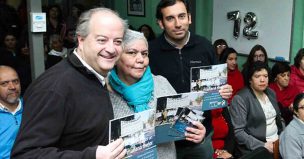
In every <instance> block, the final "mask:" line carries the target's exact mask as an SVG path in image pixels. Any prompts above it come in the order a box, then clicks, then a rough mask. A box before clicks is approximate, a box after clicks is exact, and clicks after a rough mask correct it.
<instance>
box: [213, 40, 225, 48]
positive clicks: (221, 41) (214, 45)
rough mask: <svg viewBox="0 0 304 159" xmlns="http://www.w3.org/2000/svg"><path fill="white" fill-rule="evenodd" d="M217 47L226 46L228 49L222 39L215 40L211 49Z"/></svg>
mask: <svg viewBox="0 0 304 159" xmlns="http://www.w3.org/2000/svg"><path fill="white" fill-rule="evenodd" d="M218 45H226V46H227V47H228V44H227V42H226V41H225V40H224V39H217V40H215V41H214V43H213V47H214V49H215V50H216V47H217V46H218Z"/></svg>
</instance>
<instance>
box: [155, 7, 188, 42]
mask: <svg viewBox="0 0 304 159" xmlns="http://www.w3.org/2000/svg"><path fill="white" fill-rule="evenodd" d="M161 12H162V14H163V19H162V20H158V24H159V26H160V27H161V28H162V29H164V30H165V33H166V35H167V37H168V38H169V39H170V40H171V41H173V42H178V41H183V40H185V38H187V33H188V30H189V25H190V24H191V15H190V14H188V13H187V9H186V6H185V4H184V3H183V2H180V1H177V2H176V4H174V5H172V6H169V7H166V8H163V9H162V10H161Z"/></svg>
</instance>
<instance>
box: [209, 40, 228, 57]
mask: <svg viewBox="0 0 304 159" xmlns="http://www.w3.org/2000/svg"><path fill="white" fill-rule="evenodd" d="M227 47H228V44H227V42H226V41H225V40H224V39H217V40H215V41H214V43H213V48H214V50H215V53H216V57H217V58H218V59H219V58H220V56H221V54H222V53H223V51H224V49H226V48H227Z"/></svg>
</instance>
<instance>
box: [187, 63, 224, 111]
mask: <svg viewBox="0 0 304 159" xmlns="http://www.w3.org/2000/svg"><path fill="white" fill-rule="evenodd" d="M227 71H228V70H227V64H226V63H225V64H218V65H210V66H201V67H192V68H191V74H190V78H191V80H190V81H191V91H192V92H197V91H203V92H205V94H204V97H203V104H202V110H203V111H205V110H212V109H217V108H223V107H226V106H227V105H228V103H227V100H225V99H223V98H222V96H221V95H220V93H219V90H220V87H221V86H223V85H225V84H227Z"/></svg>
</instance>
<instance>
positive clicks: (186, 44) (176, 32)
mask: <svg viewBox="0 0 304 159" xmlns="http://www.w3.org/2000/svg"><path fill="white" fill-rule="evenodd" d="M156 18H157V21H158V24H159V26H160V27H161V28H162V29H163V30H164V32H163V34H162V35H161V36H160V37H158V38H157V39H156V40H154V41H152V42H150V43H149V53H150V54H149V55H150V56H149V57H150V67H151V70H152V73H153V74H155V75H162V76H164V77H166V78H167V79H168V81H169V82H170V83H171V85H172V86H173V87H174V89H175V90H176V91H177V92H178V93H183V92H190V68H191V67H197V66H205V65H213V64H217V59H216V56H215V53H214V50H213V48H212V45H211V43H210V42H209V41H208V40H207V39H205V38H204V37H201V36H198V35H195V34H190V32H189V25H190V24H191V14H190V11H189V4H188V3H187V1H185V0H162V1H160V2H159V4H158V6H157V10H156ZM220 93H221V95H222V97H224V98H226V99H227V97H228V98H229V97H230V96H231V93H232V88H231V86H229V85H226V86H224V87H223V88H222V89H221V90H220ZM204 115H205V118H206V119H205V120H204V123H203V124H204V126H205V127H206V130H207V132H206V136H207V135H208V134H209V133H210V132H211V130H212V125H211V117H210V115H211V114H210V111H206V112H205V113H204ZM176 148H177V156H178V158H180V159H182V158H191V159H195V158H200V159H201V158H212V153H213V148H212V143H211V139H208V140H206V141H205V142H203V143H202V144H201V143H194V142H189V141H180V142H176Z"/></svg>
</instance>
